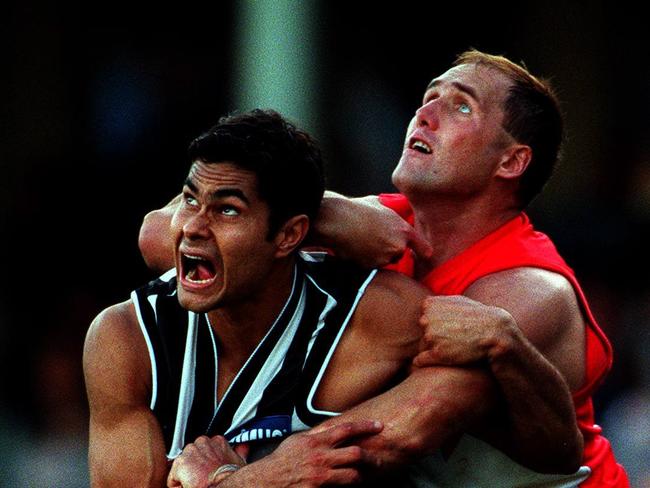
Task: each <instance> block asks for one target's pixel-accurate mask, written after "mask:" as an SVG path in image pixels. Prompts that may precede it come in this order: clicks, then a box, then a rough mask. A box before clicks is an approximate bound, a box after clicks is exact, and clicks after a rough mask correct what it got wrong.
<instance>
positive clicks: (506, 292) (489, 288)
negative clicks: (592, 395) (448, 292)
mask: <svg viewBox="0 0 650 488" xmlns="http://www.w3.org/2000/svg"><path fill="white" fill-rule="evenodd" d="M465 295H466V296H468V297H469V298H472V299H474V300H477V301H480V302H482V303H485V304H486V305H493V306H496V307H500V308H503V309H504V310H506V311H507V312H508V313H510V315H512V317H513V318H514V320H515V322H516V324H517V326H518V327H519V329H521V331H522V332H523V334H524V336H525V337H526V339H528V341H530V343H531V344H532V345H533V346H534V347H535V348H536V349H537V350H538V351H539V352H540V353H541V354H542V355H543V356H544V357H545V358H546V359H547V360H548V361H550V362H551V363H552V364H553V365H554V366H555V367H556V368H557V369H558V370H559V371H560V373H562V375H563V376H564V377H565V379H566V380H567V382H568V383H569V386H570V387H571V389H572V390H575V389H577V388H579V387H580V386H581V385H582V382H583V380H584V355H585V321H584V317H583V315H582V311H581V309H580V306H579V304H578V301H577V298H576V295H575V292H574V290H573V287H572V286H571V284H570V283H569V282H568V281H567V280H566V279H565V278H564V277H563V276H560V275H558V274H556V273H553V272H550V271H546V270H542V269H535V268H519V269H514V270H510V271H506V272H501V273H495V274H494V275H489V276H487V277H485V278H482V279H481V280H479V281H477V282H476V283H475V284H474V285H472V286H471V287H470V288H468V289H467V291H466V292H465Z"/></svg>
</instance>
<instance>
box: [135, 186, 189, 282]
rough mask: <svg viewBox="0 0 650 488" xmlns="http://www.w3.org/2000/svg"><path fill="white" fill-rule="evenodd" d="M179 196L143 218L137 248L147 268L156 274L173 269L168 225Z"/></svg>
mask: <svg viewBox="0 0 650 488" xmlns="http://www.w3.org/2000/svg"><path fill="white" fill-rule="evenodd" d="M180 198H181V196H180V195H176V196H175V197H174V198H173V199H172V200H171V201H170V202H169V203H168V204H167V205H165V206H164V207H162V208H159V209H156V210H152V211H151V212H149V213H148V214H147V215H145V216H144V219H143V221H142V226H141V227H140V235H139V236H138V246H139V247H140V253H141V254H142V257H143V258H144V262H145V263H146V264H147V266H148V267H149V268H150V269H152V270H153V271H156V272H158V273H162V272H164V271H167V270H168V269H171V268H173V267H174V242H173V240H172V235H171V231H170V224H171V221H172V217H173V216H174V211H175V210H176V205H177V204H178V202H179V201H180Z"/></svg>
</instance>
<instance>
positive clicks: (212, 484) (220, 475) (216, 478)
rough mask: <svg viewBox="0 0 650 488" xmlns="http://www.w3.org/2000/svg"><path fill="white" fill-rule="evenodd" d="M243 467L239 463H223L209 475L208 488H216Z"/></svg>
mask: <svg viewBox="0 0 650 488" xmlns="http://www.w3.org/2000/svg"><path fill="white" fill-rule="evenodd" d="M240 468H241V466H240V465H238V464H222V465H221V466H219V467H218V468H217V469H215V470H214V471H212V472H211V473H210V474H209V475H208V486H207V488H216V487H217V486H219V484H220V483H221V482H222V481H223V480H225V479H226V478H228V477H229V476H231V475H232V474H233V473H234V472H235V471H238V470H239V469H240Z"/></svg>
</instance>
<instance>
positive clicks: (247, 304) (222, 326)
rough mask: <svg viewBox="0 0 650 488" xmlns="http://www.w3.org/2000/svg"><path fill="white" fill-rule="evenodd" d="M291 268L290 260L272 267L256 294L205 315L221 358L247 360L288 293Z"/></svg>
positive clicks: (292, 267)
mask: <svg viewBox="0 0 650 488" xmlns="http://www.w3.org/2000/svg"><path fill="white" fill-rule="evenodd" d="M294 268H295V259H293V258H292V259H287V260H285V261H282V262H279V263H277V264H275V265H274V266H273V269H271V271H270V272H269V273H268V274H267V275H266V276H265V277H260V286H259V288H258V291H257V292H256V293H253V294H251V295H248V296H246V297H245V298H244V299H242V300H239V301H233V302H230V303H228V304H224V306H222V307H219V308H218V309H215V310H212V311H210V312H208V318H209V319H210V323H211V324H212V328H213V330H214V332H215V334H216V335H217V337H218V338H219V342H220V344H222V347H221V351H220V355H221V356H223V357H244V358H247V357H248V355H249V354H250V353H251V352H252V351H253V350H254V349H255V347H257V345H258V344H259V343H260V342H261V341H262V339H263V338H264V336H265V335H266V333H267V332H268V331H269V329H270V328H271V326H272V325H273V323H274V322H275V320H276V318H277V317H278V315H279V314H280V312H281V311H282V308H283V307H284V305H285V303H286V301H287V299H288V298H289V295H290V294H291V290H292V286H293V280H294Z"/></svg>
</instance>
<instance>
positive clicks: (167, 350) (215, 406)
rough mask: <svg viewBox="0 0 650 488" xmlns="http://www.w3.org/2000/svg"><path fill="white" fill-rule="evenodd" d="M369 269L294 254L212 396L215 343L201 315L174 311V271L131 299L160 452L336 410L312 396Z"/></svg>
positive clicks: (249, 434) (252, 435)
mask: <svg viewBox="0 0 650 488" xmlns="http://www.w3.org/2000/svg"><path fill="white" fill-rule="evenodd" d="M375 273H376V271H368V270H362V269H359V268H357V267H354V266H353V265H351V264H349V263H341V262H337V261H334V260H331V259H314V257H313V256H312V255H306V254H301V256H300V258H298V259H297V264H296V267H295V271H294V276H293V286H292V291H291V294H290V295H289V297H288V299H287V301H286V303H285V304H284V308H283V309H282V310H281V312H280V314H279V315H278V317H277V318H276V320H275V322H274V323H273V325H272V326H271V328H270V329H269V331H268V332H267V334H266V335H265V337H264V338H263V339H262V341H261V342H260V344H259V345H258V346H257V348H256V349H255V350H254V352H253V353H252V354H251V356H250V357H249V358H248V360H247V361H246V363H245V364H244V366H243V367H242V369H241V370H240V371H239V373H238V374H237V376H236V377H235V379H234V380H233V382H232V383H231V385H230V387H229V388H228V390H227V391H226V393H225V394H224V395H223V398H222V399H221V401H217V371H218V367H219V351H220V350H221V349H222V348H223V347H227V345H224V344H220V343H219V341H218V338H217V336H216V335H215V334H214V332H213V328H214V330H219V324H209V322H208V319H207V316H206V315H205V314H195V313H193V312H188V311H187V310H185V309H183V308H182V307H181V306H180V304H179V303H178V300H177V296H176V275H175V270H170V271H169V272H167V273H165V274H164V275H162V276H161V277H160V278H158V279H157V280H154V281H152V282H150V283H149V284H148V285H146V286H144V287H142V288H139V289H137V290H135V291H134V292H133V293H132V294H131V298H132V300H133V303H134V305H135V309H136V313H137V316H138V321H139V323H140V328H141V330H142V333H143V335H144V338H145V341H146V343H147V348H148V350H149V357H150V360H151V371H152V395H151V404H150V407H151V409H152V410H153V412H154V414H155V416H156V417H157V419H158V421H159V422H160V425H161V427H162V432H163V436H164V439H165V444H166V448H167V455H168V457H169V458H174V457H176V456H177V455H178V454H180V452H181V450H182V448H183V446H184V445H185V444H187V443H188V442H192V441H193V440H194V439H196V438H197V437H199V436H200V435H210V436H212V435H217V434H221V435H224V436H225V437H226V438H227V439H228V440H229V441H230V442H231V443H233V444H236V443H240V442H251V441H258V440H260V441H262V440H268V439H273V440H277V439H278V438H282V437H284V436H287V435H289V434H290V433H292V432H296V431H300V430H304V429H307V428H309V427H311V426H313V425H316V424H318V423H319V422H321V421H323V420H325V419H326V418H328V417H330V416H333V415H336V413H335V412H328V411H321V410H318V409H316V408H315V407H314V405H313V403H312V400H313V398H314V394H315V392H316V389H317V388H318V385H319V383H320V380H321V378H322V376H323V373H324V372H325V369H326V367H327V365H328V363H329V361H330V359H331V357H332V355H333V353H334V350H335V349H336V346H337V344H338V342H339V340H340V338H341V336H342V334H343V332H344V330H345V327H346V326H347V324H348V322H349V320H350V318H351V316H352V314H353V313H354V310H355V308H356V306H357V304H358V303H359V300H360V299H361V297H362V296H363V293H364V291H365V289H366V286H367V285H368V283H370V281H371V280H372V278H373V277H374V275H375Z"/></svg>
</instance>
